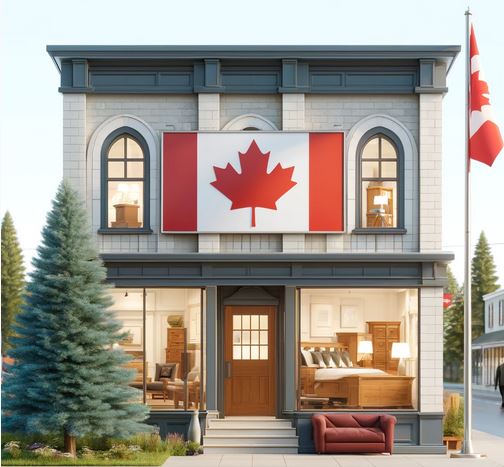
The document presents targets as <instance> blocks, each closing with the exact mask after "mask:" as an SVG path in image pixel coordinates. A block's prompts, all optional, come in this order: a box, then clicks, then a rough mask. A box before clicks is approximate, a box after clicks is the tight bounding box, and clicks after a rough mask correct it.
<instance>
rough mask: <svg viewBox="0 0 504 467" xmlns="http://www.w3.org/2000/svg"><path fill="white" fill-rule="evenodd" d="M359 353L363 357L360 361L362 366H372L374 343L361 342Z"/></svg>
mask: <svg viewBox="0 0 504 467" xmlns="http://www.w3.org/2000/svg"><path fill="white" fill-rule="evenodd" d="M357 353H358V354H361V355H362V357H361V359H360V364H361V366H362V367H367V366H370V361H371V360H372V357H371V354H372V353H373V342H372V341H360V342H359V345H358V346H357Z"/></svg>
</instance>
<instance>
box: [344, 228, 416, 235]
mask: <svg viewBox="0 0 504 467" xmlns="http://www.w3.org/2000/svg"><path fill="white" fill-rule="evenodd" d="M352 233H353V234H355V235H405V234H407V233H408V231H407V230H406V229H401V228H395V227H394V228H390V229H387V228H385V227H383V228H374V227H369V228H366V227H359V228H356V229H353V230H352Z"/></svg>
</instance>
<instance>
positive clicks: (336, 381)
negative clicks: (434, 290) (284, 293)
mask: <svg viewBox="0 0 504 467" xmlns="http://www.w3.org/2000/svg"><path fill="white" fill-rule="evenodd" d="M300 296H301V298H300V342H299V359H298V362H299V382H300V383H299V384H300V387H299V391H298V393H299V400H298V406H299V409H301V410H303V409H304V410H318V409H321V410H338V409H352V410H359V409H361V410H368V409H369V410H373V409H392V410H393V409H400V410H407V409H415V408H416V407H417V400H418V391H417V387H418V291H417V289H302V290H301V291H300Z"/></svg>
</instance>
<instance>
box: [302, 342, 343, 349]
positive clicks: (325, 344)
mask: <svg viewBox="0 0 504 467" xmlns="http://www.w3.org/2000/svg"><path fill="white" fill-rule="evenodd" d="M312 347H313V348H315V350H319V349H324V350H325V349H326V348H334V349H338V350H348V345H347V344H343V343H342V342H301V349H306V350H308V349H311V348H312Z"/></svg>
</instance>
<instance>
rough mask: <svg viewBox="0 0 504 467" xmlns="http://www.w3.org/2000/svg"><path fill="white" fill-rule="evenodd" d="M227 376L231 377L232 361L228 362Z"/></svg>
mask: <svg viewBox="0 0 504 467" xmlns="http://www.w3.org/2000/svg"><path fill="white" fill-rule="evenodd" d="M225 377H226V378H231V362H226V375H225Z"/></svg>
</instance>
